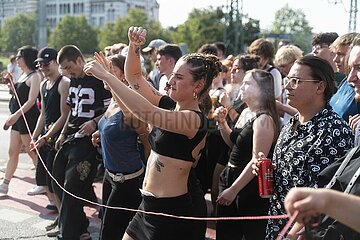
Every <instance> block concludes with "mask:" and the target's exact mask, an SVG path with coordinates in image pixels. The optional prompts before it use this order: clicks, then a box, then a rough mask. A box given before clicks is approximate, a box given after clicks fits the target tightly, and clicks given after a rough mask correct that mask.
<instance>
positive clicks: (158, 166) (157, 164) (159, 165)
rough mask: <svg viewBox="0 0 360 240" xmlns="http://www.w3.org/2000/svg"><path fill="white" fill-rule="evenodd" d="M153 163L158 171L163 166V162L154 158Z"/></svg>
mask: <svg viewBox="0 0 360 240" xmlns="http://www.w3.org/2000/svg"><path fill="white" fill-rule="evenodd" d="M154 165H155V168H156V170H157V171H158V172H161V168H162V167H164V164H163V163H162V162H160V161H159V160H155V162H154Z"/></svg>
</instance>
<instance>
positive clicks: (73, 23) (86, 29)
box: [48, 15, 98, 53]
mask: <svg viewBox="0 0 360 240" xmlns="http://www.w3.org/2000/svg"><path fill="white" fill-rule="evenodd" d="M48 42H49V46H51V47H53V48H55V49H58V50H59V49H60V48H62V47H63V46H64V45H69V44H74V45H76V46H78V47H79V48H80V49H81V51H82V52H83V53H93V52H94V51H97V50H98V41H97V33H96V30H95V29H93V28H92V27H91V26H90V25H89V24H88V23H87V21H86V18H85V17H84V16H80V17H74V16H69V15H67V16H65V17H64V18H63V19H62V20H61V21H60V22H59V23H58V25H57V26H56V29H55V31H54V32H53V33H52V34H51V35H50V37H49V41H48Z"/></svg>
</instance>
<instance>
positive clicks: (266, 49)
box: [247, 38, 275, 63]
mask: <svg viewBox="0 0 360 240" xmlns="http://www.w3.org/2000/svg"><path fill="white" fill-rule="evenodd" d="M247 53H248V54H255V55H258V56H260V57H266V58H269V60H270V61H269V62H270V63H272V60H273V59H274V56H275V48H274V45H273V44H272V43H271V42H270V41H268V40H266V39H264V38H259V39H256V40H255V41H253V42H252V43H251V44H250V46H249V47H248V50H247Z"/></svg>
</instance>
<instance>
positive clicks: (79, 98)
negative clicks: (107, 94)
mask: <svg viewBox="0 0 360 240" xmlns="http://www.w3.org/2000/svg"><path fill="white" fill-rule="evenodd" d="M69 91H70V97H71V100H72V103H73V104H74V105H73V111H71V112H72V115H73V116H74V117H76V115H77V116H78V117H83V118H92V117H94V116H95V111H94V110H93V109H92V108H91V105H92V104H93V103H94V102H95V92H94V89H92V88H74V87H71V88H70V90H69ZM85 106H89V108H88V109H89V110H87V111H86V109H87V108H86V107H85Z"/></svg>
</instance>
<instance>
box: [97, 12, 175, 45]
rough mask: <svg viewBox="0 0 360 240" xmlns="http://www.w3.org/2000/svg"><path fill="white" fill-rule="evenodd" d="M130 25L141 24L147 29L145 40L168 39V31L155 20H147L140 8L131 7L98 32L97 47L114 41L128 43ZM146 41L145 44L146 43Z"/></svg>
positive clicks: (111, 43)
mask: <svg viewBox="0 0 360 240" xmlns="http://www.w3.org/2000/svg"><path fill="white" fill-rule="evenodd" d="M131 26H142V27H144V28H146V29H147V30H148V37H147V41H148V42H149V41H151V40H152V39H154V38H162V39H164V40H165V41H169V40H170V38H169V37H168V36H167V35H168V33H167V31H166V30H164V29H163V28H162V26H161V24H160V23H159V22H157V21H149V20H148V17H147V14H146V12H144V11H143V10H141V9H131V10H129V12H128V15H127V16H126V17H124V18H119V19H117V20H116V22H115V23H107V24H106V25H105V27H104V28H103V29H102V31H101V32H100V34H99V47H100V49H104V48H105V47H106V46H109V45H113V44H114V43H125V44H127V43H128V36H127V33H128V29H129V27H131ZM148 42H147V43H146V44H148Z"/></svg>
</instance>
